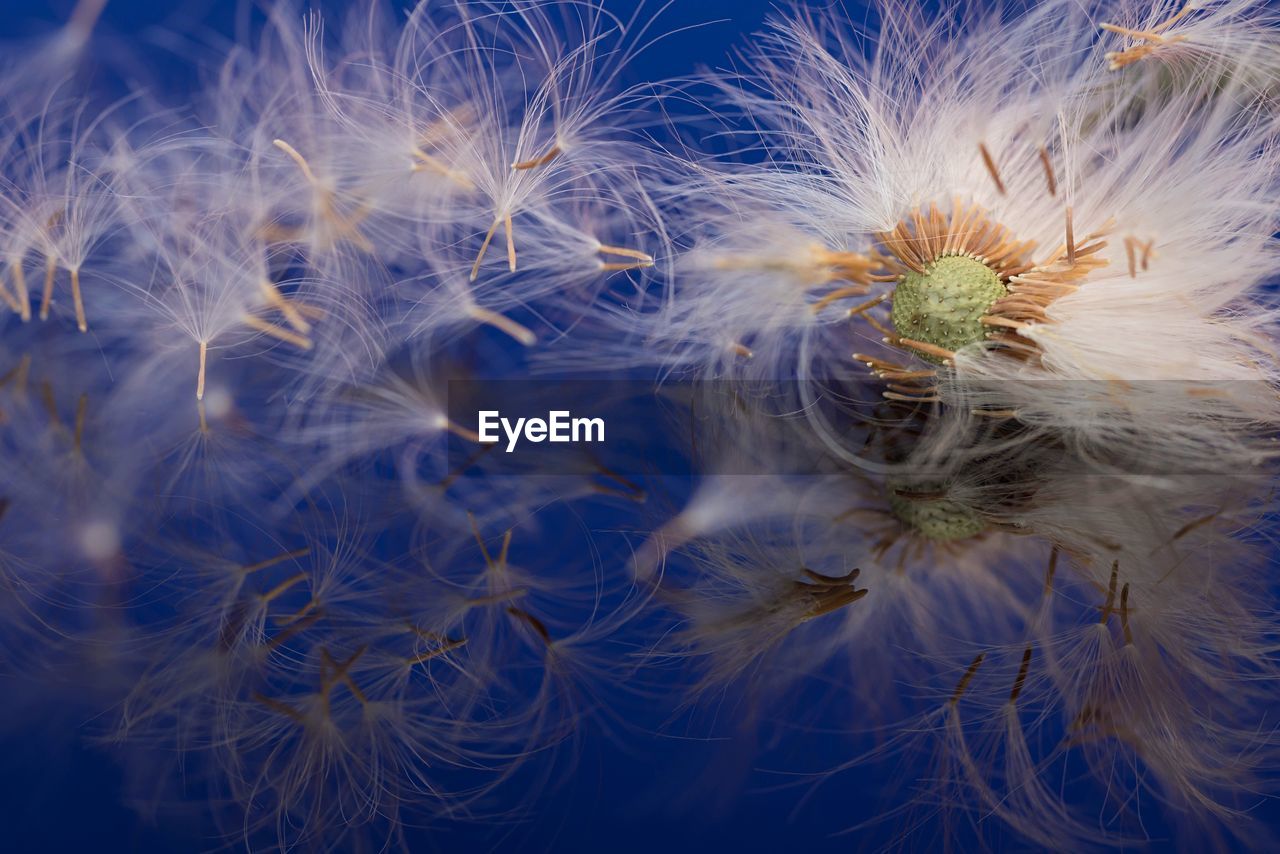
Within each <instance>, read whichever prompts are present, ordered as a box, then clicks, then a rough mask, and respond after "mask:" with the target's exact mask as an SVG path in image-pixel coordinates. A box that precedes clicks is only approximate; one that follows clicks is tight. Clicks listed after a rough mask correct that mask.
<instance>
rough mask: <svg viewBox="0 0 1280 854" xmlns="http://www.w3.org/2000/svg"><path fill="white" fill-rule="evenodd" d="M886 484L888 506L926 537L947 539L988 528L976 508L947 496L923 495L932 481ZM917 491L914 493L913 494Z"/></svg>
mask: <svg viewBox="0 0 1280 854" xmlns="http://www.w3.org/2000/svg"><path fill="white" fill-rule="evenodd" d="M900 486H901V492H899V490H898V488H896V487H895V486H894V485H893V484H890V485H889V509H890V510H892V511H893V515H894V516H897V517H898V520H899V521H900V522H902V524H903V525H905V526H906V527H907V528H909V529H911V531H913V532H914V533H915V534H917V535H919V536H921V537H924V538H925V539H926V540H938V541H943V542H946V541H950V540H965V539H968V538H969V537H976V536H977V535H978V534H981V533H982V532H983V531H985V530H986V528H987V523H986V522H985V521H983V519H982V516H980V515H979V514H978V513H977V511H975V510H974V509H973V508H971V507H966V506H965V505H963V504H961V503H960V502H958V501H951V500H950V499H947V498H926V497H922V496H920V493H930V492H933V491H934V490H933V489H932V487H933V486H934V485H933V484H927V485H921V484H911V485H910V486H907V485H900ZM912 493H916V494H914V495H913V494H912Z"/></svg>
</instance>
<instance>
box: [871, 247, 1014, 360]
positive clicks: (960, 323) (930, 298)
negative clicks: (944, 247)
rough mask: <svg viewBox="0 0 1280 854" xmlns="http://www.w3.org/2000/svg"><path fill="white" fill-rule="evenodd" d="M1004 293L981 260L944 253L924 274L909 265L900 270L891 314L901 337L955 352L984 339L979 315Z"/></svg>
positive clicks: (993, 272)
mask: <svg viewBox="0 0 1280 854" xmlns="http://www.w3.org/2000/svg"><path fill="white" fill-rule="evenodd" d="M1007 293H1008V291H1007V290H1006V288H1005V286H1004V284H1003V283H1002V282H1001V281H1000V277H999V276H997V275H996V273H995V271H994V270H992V269H991V268H990V267H988V266H987V265H986V264H984V263H982V262H981V261H979V260H977V259H975V258H970V257H967V256H964V255H948V256H945V257H942V258H939V259H938V260H937V261H934V262H933V263H932V264H930V265H929V266H928V267H926V268H925V271H924V272H923V273H917V272H915V271H914V270H912V271H909V272H907V273H904V274H903V276H902V277H901V279H900V280H899V282H898V287H897V289H896V290H895V291H894V294H893V312H892V315H891V318H892V320H893V325H894V328H895V329H896V330H897V332H898V334H900V335H902V336H903V337H904V338H910V339H913V340H915V341H923V342H925V343H926V344H933V345H934V346H936V347H941V348H943V349H944V350H952V351H955V350H959V349H960V348H962V347H964V346H966V345H968V344H974V343H977V342H979V341H982V340H984V338H985V337H986V332H987V329H986V327H985V326H983V325H982V317H983V315H985V314H987V313H988V311H989V310H990V308H991V305H992V303H994V302H995V301H996V300H998V299H1000V298H1001V297H1003V296H1006V295H1007ZM925 358H927V359H929V360H930V361H939V360H938V359H936V358H934V357H931V356H925Z"/></svg>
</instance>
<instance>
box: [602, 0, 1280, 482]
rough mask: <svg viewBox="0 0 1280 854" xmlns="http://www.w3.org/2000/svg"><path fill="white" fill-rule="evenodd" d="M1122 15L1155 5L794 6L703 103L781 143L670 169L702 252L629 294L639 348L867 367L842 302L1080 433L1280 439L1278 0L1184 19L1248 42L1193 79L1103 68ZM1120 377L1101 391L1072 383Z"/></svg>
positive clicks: (938, 362) (755, 134)
mask: <svg viewBox="0 0 1280 854" xmlns="http://www.w3.org/2000/svg"><path fill="white" fill-rule="evenodd" d="M1157 5H1158V6H1159V4H1157ZM1151 14H1152V15H1158V14H1159V10H1158V9H1156V10H1152V11H1151ZM1112 15H1116V16H1119V17H1118V19H1123V20H1129V19H1132V17H1133V4H1127V3H1126V4H1108V3H1099V4H1094V5H1093V6H1092V7H1091V8H1089V9H1088V10H1085V9H1082V8H1081V7H1080V5H1079V4H1075V3H1068V2H1056V0H1051V2H1044V3H1036V4H1028V5H1026V6H1025V8H1024V7H1019V8H1017V9H1016V11H1015V10H1012V9H1011V10H1007V11H1004V12H997V11H983V10H981V9H979V8H978V7H977V6H976V5H973V4H954V5H951V6H947V7H946V8H945V9H944V10H943V12H942V13H940V14H938V15H936V16H929V15H928V14H927V13H925V12H923V11H920V10H915V9H913V8H909V7H908V6H907V5H906V4H902V3H896V2H886V3H883V4H881V5H880V7H879V15H878V24H879V27H878V30H872V31H871V32H867V33H864V32H860V33H858V34H856V35H855V34H853V33H851V32H849V30H848V28H847V27H846V26H845V25H844V24H842V23H841V22H839V21H837V20H835V19H834V18H833V17H829V16H827V15H826V14H823V13H812V12H806V13H799V14H798V15H797V16H796V17H795V18H794V19H793V20H791V21H789V22H784V23H780V24H779V25H778V26H777V28H776V29H775V30H774V32H773V33H772V34H770V35H768V36H766V37H765V38H764V39H763V40H762V42H761V43H760V44H759V45H758V46H757V47H755V48H754V49H753V50H752V52H751V59H752V68H753V72H752V75H751V76H750V77H743V78H735V79H726V80H722V81H720V89H719V94H718V95H712V96H710V98H709V99H708V100H709V101H711V102H712V104H713V105H715V106H716V107H721V106H723V107H725V109H732V110H736V111H738V112H740V113H741V114H742V115H743V117H744V121H747V122H749V127H748V129H747V131H745V132H744V133H747V134H749V135H751V138H753V139H754V140H755V149H756V150H758V151H759V152H760V153H761V154H762V155H763V157H762V158H759V159H762V160H763V163H760V164H755V165H737V164H734V163H732V162H728V159H727V158H722V159H721V160H720V161H719V162H716V161H712V160H708V159H703V160H702V161H700V162H699V163H697V164H696V165H686V166H684V167H683V169H684V176H683V177H680V170H681V168H682V167H681V166H680V165H679V164H673V165H672V166H671V170H672V176H671V177H669V178H668V182H669V183H671V184H672V185H674V187H675V189H674V190H670V189H669V188H668V189H667V191H666V192H667V194H668V196H669V197H671V198H675V199H677V200H678V201H677V202H673V203H672V204H671V205H670V211H669V218H670V220H671V222H670V223H669V224H668V228H669V230H670V233H671V234H672V235H675V237H676V239H677V241H680V239H681V238H682V237H684V238H687V239H686V240H684V243H685V250H686V254H685V255H684V256H683V260H682V261H681V263H682V264H684V265H685V267H684V269H682V270H680V271H679V273H678V275H675V276H674V277H673V281H674V284H669V285H666V290H665V291H664V292H663V293H662V295H661V297H660V298H658V299H656V300H650V302H651V303H654V304H656V305H657V306H658V308H657V309H655V310H650V311H638V312H636V311H633V312H625V311H624V312H618V313H617V315H618V316H619V317H620V318H622V322H624V323H626V324H628V325H629V326H630V327H631V328H633V329H639V330H640V333H641V336H639V337H638V338H637V339H636V340H635V343H634V344H632V343H628V345H627V346H628V347H629V348H630V349H629V350H628V352H626V353H620V356H619V357H620V358H622V359H623V360H624V361H630V362H633V363H634V362H646V363H657V364H660V365H665V366H681V367H685V368H688V367H692V368H693V369H694V370H695V371H698V372H700V373H703V374H707V373H710V374H712V375H725V374H731V375H738V374H747V375H752V372H755V373H761V372H764V373H771V374H772V375H773V376H775V377H788V376H805V375H807V374H808V373H809V372H810V371H813V370H814V365H815V363H825V365H827V366H828V367H827V370H836V371H841V370H844V371H851V370H852V369H853V368H852V365H851V364H850V353H849V352H847V350H846V349H838V348H837V347H838V345H837V347H833V346H831V344H832V341H833V340H834V341H836V342H840V341H841V339H840V338H838V337H835V336H833V335H831V334H823V335H821V336H820V335H816V334H815V330H819V329H822V330H823V331H824V333H826V331H827V327H829V326H830V324H824V323H821V322H820V321H821V320H822V319H824V318H825V319H828V320H829V321H833V322H838V323H846V322H847V323H848V324H849V325H850V328H851V329H852V330H853V332H854V337H855V340H854V342H853V348H852V349H855V350H856V352H854V353H853V354H852V356H853V361H856V362H862V363H864V364H865V365H867V366H870V367H871V368H872V370H873V371H874V372H875V373H877V374H878V375H880V376H889V378H890V379H897V380H901V379H902V378H904V376H905V377H907V378H909V379H910V381H911V382H910V383H909V384H910V385H913V386H915V389H914V390H913V391H910V394H911V395H912V396H913V397H914V398H916V399H918V400H919V401H920V402H922V403H923V402H931V401H940V402H942V403H944V404H946V403H954V404H956V405H957V406H959V407H961V408H969V407H978V406H980V407H981V408H982V409H983V410H985V411H984V412H983V413H981V414H984V415H997V416H999V417H1012V418H1015V419H1017V418H1020V417H1022V416H1023V415H1024V414H1025V418H1026V423H1029V424H1033V425H1043V426H1047V427H1051V428H1052V429H1056V430H1062V431H1063V432H1064V433H1065V434H1067V435H1069V436H1071V437H1072V439H1073V441H1075V442H1077V443H1079V445H1080V446H1081V447H1083V448H1085V449H1086V450H1096V449H1097V448H1101V447H1106V448H1108V449H1112V450H1114V448H1115V447H1116V445H1117V444H1119V445H1120V447H1122V448H1127V447H1128V445H1127V444H1126V443H1134V442H1137V441H1138V440H1139V436H1141V439H1142V441H1144V442H1147V443H1150V444H1152V445H1154V446H1158V447H1161V448H1163V449H1164V453H1167V454H1169V455H1171V456H1173V457H1175V458H1178V459H1185V460H1205V459H1211V460H1216V461H1217V462H1219V463H1222V464H1230V465H1235V464H1240V463H1242V462H1243V463H1245V464H1249V463H1253V462H1258V461H1261V460H1263V459H1265V458H1266V456H1267V455H1266V451H1265V447H1264V446H1263V445H1262V444H1261V443H1260V442H1259V438H1260V435H1261V434H1263V433H1265V431H1267V430H1268V429H1270V426H1273V425H1274V424H1275V423H1276V421H1277V418H1280V410H1277V405H1276V403H1275V401H1276V395H1275V394H1274V388H1275V381H1276V375H1277V363H1276V359H1275V356H1274V349H1275V348H1274V339H1275V334H1274V327H1275V311H1274V307H1273V305H1272V304H1271V302H1272V301H1271V300H1270V298H1269V297H1268V296H1267V295H1266V290H1265V288H1266V285H1267V284H1268V283H1269V282H1271V281H1272V280H1274V279H1275V277H1276V274H1277V272H1278V270H1277V266H1276V262H1275V259H1276V255H1275V251H1274V246H1273V235H1274V232H1275V230H1276V224H1277V208H1276V205H1275V202H1274V199H1275V197H1276V184H1277V178H1278V177H1280V169H1278V168H1277V165H1278V164H1277V162H1276V154H1275V153H1276V151H1277V147H1276V144H1275V143H1276V131H1277V129H1278V128H1280V125H1278V124H1277V116H1276V113H1275V111H1274V102H1273V100H1272V99H1271V98H1270V97H1269V96H1268V95H1266V94H1265V93H1260V92H1259V91H1258V89H1257V87H1256V86H1255V85H1253V83H1252V82H1251V80H1250V79H1249V78H1248V77H1247V76H1246V75H1244V74H1243V72H1242V71H1240V70H1241V69H1247V68H1257V67H1264V66H1267V65H1268V64H1273V63H1274V62H1275V59H1276V57H1277V56H1280V30H1278V29H1277V28H1276V27H1275V26H1274V25H1273V23H1274V22H1273V21H1272V19H1271V17H1270V13H1269V12H1267V11H1266V10H1265V9H1263V8H1261V5H1260V4H1256V3H1255V4H1248V3H1234V4H1205V8H1203V9H1193V10H1192V11H1190V12H1188V14H1187V15H1183V16H1181V17H1179V18H1178V20H1176V21H1174V22H1173V23H1171V24H1170V25H1169V27H1168V28H1166V29H1165V30H1163V32H1168V33H1175V32H1177V33H1182V32H1183V30H1184V29H1185V33H1184V35H1185V38H1183V39H1179V40H1178V41H1177V42H1176V45H1178V46H1179V48H1178V49H1183V48H1182V46H1184V45H1193V44H1205V45H1206V46H1211V45H1213V44H1218V45H1219V46H1221V45H1222V44H1226V43H1230V44H1231V45H1232V48H1231V50H1230V56H1231V59H1230V64H1229V65H1226V64H1225V63H1227V60H1226V59H1222V60H1221V61H1220V62H1217V63H1210V62H1202V63H1200V64H1198V65H1197V64H1195V63H1193V62H1191V60H1190V59H1187V61H1185V62H1181V63H1180V65H1179V69H1180V72H1181V73H1180V74H1178V75H1175V76H1172V77H1171V76H1170V75H1169V74H1168V73H1167V72H1166V71H1165V70H1164V66H1163V65H1161V64H1160V63H1157V62H1154V61H1152V62H1145V61H1135V62H1133V63H1130V64H1128V66H1127V67H1124V68H1121V69H1118V70H1112V69H1110V68H1109V67H1108V63H1107V61H1105V59H1104V56H1103V55H1104V53H1105V52H1106V49H1107V46H1108V45H1109V44H1110V43H1111V42H1112V41H1113V40H1114V34H1113V33H1108V32H1106V31H1101V32H1100V31H1099V29H1098V26H1097V24H1098V21H1100V20H1107V19H1108V18H1109V17H1111V16H1112ZM1233 27H1243V28H1245V29H1246V30H1247V32H1248V33H1249V35H1250V37H1249V38H1247V39H1246V38H1240V39H1234V38H1229V36H1230V33H1231V31H1232V30H1231V28H1233ZM1223 28H1225V29H1223ZM1215 35H1216V36H1221V38H1220V39H1219V40H1218V42H1214V37H1215ZM1186 49H1187V50H1190V48H1189V47H1187V48H1186ZM1206 49H1208V47H1206ZM1159 52H1160V51H1156V53H1159ZM1218 53H1219V54H1221V53H1222V51H1221V50H1219V51H1218ZM681 183H683V187H681ZM726 212H729V213H728V215H726ZM766 223H767V224H776V225H762V224H766ZM760 231H768V232H769V234H768V235H767V236H765V237H764V238H763V239H761V237H760V236H759V235H758V232H760ZM930 301H932V303H930ZM806 304H808V306H809V308H810V311H808V312H806V311H805V310H804V307H805V305H806ZM858 339H860V340H858ZM886 345H887V346H886ZM615 349H616V348H615ZM753 355H763V357H764V359H763V361H764V362H765V366H764V367H763V368H761V367H760V365H759V364H758V363H757V364H754V365H752V364H750V363H749V362H746V361H745V357H749V356H753ZM735 357H736V358H737V360H738V361H740V362H743V364H742V365H734V364H733V362H734V358H735ZM845 366H848V367H845ZM1046 383H1047V384H1048V386H1049V387H1052V386H1053V385H1055V384H1058V385H1059V386H1060V387H1059V388H1057V389H1056V390H1053V389H1052V388H1051V389H1050V391H1049V392H1048V393H1042V390H1043V389H1044V388H1045V387H1046V385H1045V384H1046ZM1098 385H1102V386H1104V387H1105V391H1106V393H1107V398H1108V401H1109V402H1108V403H1107V405H1094V406H1088V407H1076V406H1073V405H1072V398H1073V395H1075V394H1081V395H1083V394H1088V393H1091V392H1092V391H1093V390H1094V389H1095V388H1096V386H1098ZM1077 386H1078V388H1077ZM979 399H980V401H981V402H980V404H979V403H975V401H978V400H979Z"/></svg>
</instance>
